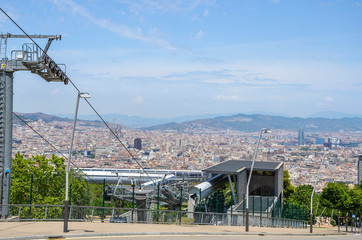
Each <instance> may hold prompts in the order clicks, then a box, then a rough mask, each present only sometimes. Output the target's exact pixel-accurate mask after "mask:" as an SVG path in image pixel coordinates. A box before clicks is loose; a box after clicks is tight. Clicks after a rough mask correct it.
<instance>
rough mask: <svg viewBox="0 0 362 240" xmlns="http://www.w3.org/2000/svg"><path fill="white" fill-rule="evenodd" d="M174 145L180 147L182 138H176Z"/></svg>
mask: <svg viewBox="0 0 362 240" xmlns="http://www.w3.org/2000/svg"><path fill="white" fill-rule="evenodd" d="M176 147H178V148H180V147H182V139H181V138H177V139H176Z"/></svg>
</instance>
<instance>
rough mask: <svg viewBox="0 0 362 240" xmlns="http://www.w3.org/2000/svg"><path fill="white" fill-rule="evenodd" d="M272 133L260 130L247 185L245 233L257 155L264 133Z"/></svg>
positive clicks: (268, 130) (247, 225)
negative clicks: (250, 189)
mask: <svg viewBox="0 0 362 240" xmlns="http://www.w3.org/2000/svg"><path fill="white" fill-rule="evenodd" d="M270 132H271V130H270V129H266V128H263V129H261V130H260V134H259V139H258V143H257V144H256V148H255V152H254V156H253V162H252V163H251V168H250V172H249V177H248V183H247V184H246V208H245V231H246V232H249V185H250V179H251V175H252V174H253V168H254V162H255V159H256V155H257V153H258V149H259V145H260V139H261V135H262V134H263V133H270Z"/></svg>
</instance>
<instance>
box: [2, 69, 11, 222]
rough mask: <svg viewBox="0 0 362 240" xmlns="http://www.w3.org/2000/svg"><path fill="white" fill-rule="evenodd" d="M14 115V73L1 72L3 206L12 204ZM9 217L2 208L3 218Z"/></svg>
mask: <svg viewBox="0 0 362 240" xmlns="http://www.w3.org/2000/svg"><path fill="white" fill-rule="evenodd" d="M12 114H13V71H5V70H2V71H0V174H1V177H0V194H1V204H10V183H11V156H12V155H11V154H12V152H11V151H12ZM8 216H9V207H8V206H2V208H1V217H2V218H7V217H8Z"/></svg>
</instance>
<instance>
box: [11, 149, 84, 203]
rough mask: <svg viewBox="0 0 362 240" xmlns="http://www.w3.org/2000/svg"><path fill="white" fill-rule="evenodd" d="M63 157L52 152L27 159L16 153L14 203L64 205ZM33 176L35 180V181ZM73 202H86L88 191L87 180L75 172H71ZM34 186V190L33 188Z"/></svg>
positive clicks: (12, 190) (12, 193)
mask: <svg viewBox="0 0 362 240" xmlns="http://www.w3.org/2000/svg"><path fill="white" fill-rule="evenodd" d="M65 168H66V166H65V164H64V158H60V157H57V156H55V155H52V156H51V158H49V159H47V158H46V157H45V156H44V155H42V156H39V155H36V156H32V157H30V158H28V159H26V158H24V155H23V154H20V153H16V154H15V158H14V159H13V160H12V167H11V172H12V176H11V181H12V183H11V194H10V202H11V203H12V204H29V203H30V201H31V199H32V201H31V202H32V204H63V203H64V199H65V173H66V170H65ZM32 179H33V180H32ZM69 183H70V186H71V189H72V191H71V199H70V200H71V203H72V204H76V205H87V204H88V203H89V193H88V188H87V185H86V183H85V181H84V180H83V179H82V178H81V177H80V175H79V174H78V173H76V172H71V173H70V174H69ZM31 185H32V189H31Z"/></svg>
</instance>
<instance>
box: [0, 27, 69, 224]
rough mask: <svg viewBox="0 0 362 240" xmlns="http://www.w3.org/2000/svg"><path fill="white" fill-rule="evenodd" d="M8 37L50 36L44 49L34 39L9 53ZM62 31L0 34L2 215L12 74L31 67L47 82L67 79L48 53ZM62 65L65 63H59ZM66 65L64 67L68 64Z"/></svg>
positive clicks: (4, 211) (8, 154)
mask: <svg viewBox="0 0 362 240" xmlns="http://www.w3.org/2000/svg"><path fill="white" fill-rule="evenodd" d="M9 38H28V39H29V38H45V39H48V42H47V44H46V46H45V47H44V50H42V49H41V48H40V47H39V46H38V45H37V44H35V43H24V44H23V45H22V48H21V49H20V50H13V51H11V55H10V59H9V58H8V56H7V41H8V39H9ZM60 39H61V36H60V35H13V34H10V33H7V34H0V58H1V59H0V62H1V68H0V204H2V208H1V209H0V216H1V217H2V218H6V217H7V216H8V215H9V207H8V206H6V204H10V185H11V157H12V152H11V151H12V113H13V80H14V77H13V74H14V72H15V71H30V72H31V73H35V74H38V75H39V76H40V77H42V78H43V79H44V80H45V81H47V82H64V83H65V84H68V81H69V79H68V77H67V75H66V74H65V71H63V70H62V68H60V67H59V66H58V65H57V64H56V63H55V62H54V61H53V60H52V59H51V58H50V57H49V56H48V55H47V51H48V49H49V47H50V44H51V43H52V41H53V40H60ZM59 65H62V64H59ZM63 66H64V69H65V65H63Z"/></svg>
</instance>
